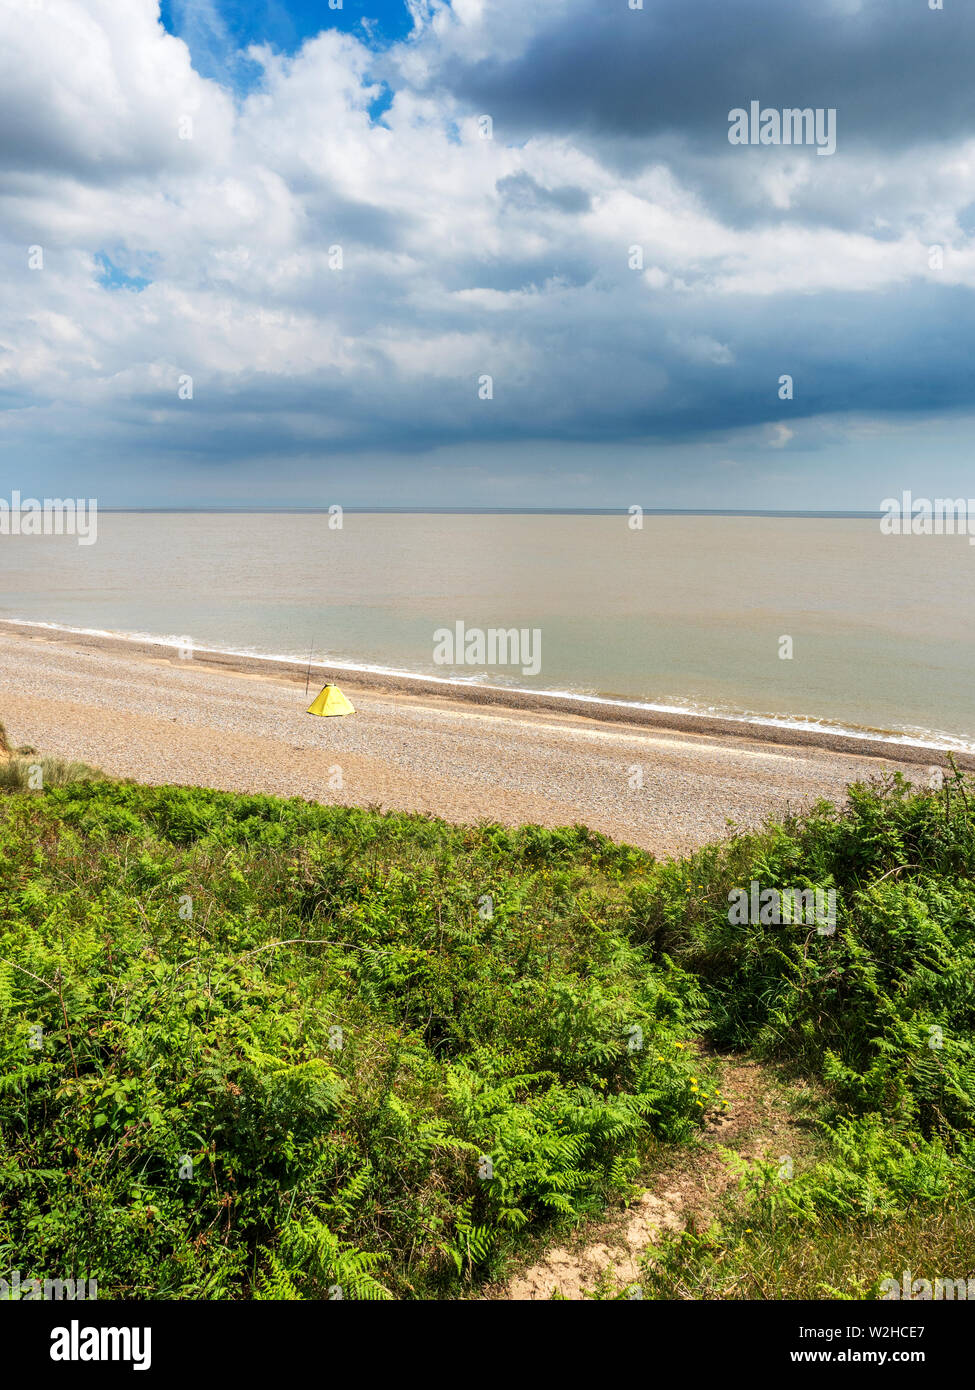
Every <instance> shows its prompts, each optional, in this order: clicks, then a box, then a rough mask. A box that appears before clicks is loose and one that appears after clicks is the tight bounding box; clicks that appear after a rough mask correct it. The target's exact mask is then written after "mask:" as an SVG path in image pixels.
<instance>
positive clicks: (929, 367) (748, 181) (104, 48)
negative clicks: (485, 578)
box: [0, 0, 975, 510]
mask: <svg viewBox="0 0 975 1390" xmlns="http://www.w3.org/2000/svg"><path fill="white" fill-rule="evenodd" d="M973 45H975V12H973V11H972V9H971V8H970V7H966V6H961V5H949V7H948V8H947V9H946V10H943V11H933V10H931V9H930V8H929V7H928V6H926V5H925V4H924V3H923V0H792V3H790V5H789V6H787V7H786V6H782V5H779V4H777V3H773V0H738V3H736V5H734V6H729V5H727V4H726V3H724V0H699V3H698V4H696V5H695V6H688V5H687V4H686V3H685V0H644V8H643V9H642V10H637V11H635V10H631V9H630V8H629V6H628V5H627V4H625V3H623V0H619V3H615V2H613V3H611V0H454V2H453V4H452V5H450V4H447V3H446V0H410V4H409V5H408V4H406V3H401V2H400V0H343V6H342V8H341V9H340V10H331V9H329V7H328V5H327V3H318V4H311V3H308V0H300V3H298V2H297V0H293V2H289V0H260V3H255V4H229V3H222V2H221V0H165V3H164V4H163V5H162V6H161V7H160V6H159V4H158V3H156V0H126V4H125V5H124V6H120V5H119V4H118V3H117V0H62V3H61V4H60V5H59V7H58V9H57V10H56V11H52V12H51V13H50V14H48V15H45V18H44V27H43V28H40V29H39V27H38V19H37V16H36V14H35V13H34V12H33V11H31V9H30V7H29V6H20V7H6V8H5V9H4V10H3V11H0V79H2V80H0V115H2V117H3V119H2V121H0V160H2V162H3V165H4V170H3V172H4V178H3V183H2V192H0V204H2V207H0V256H2V259H3V269H4V276H3V284H4V289H3V291H2V294H0V427H2V429H3V446H4V447H3V449H2V451H0V495H3V494H4V493H9V492H10V491H11V490H12V489H14V488H17V489H19V490H20V491H21V492H22V493H25V494H26V493H31V492H34V493H37V492H46V493H47V494H48V495H86V496H92V495H94V496H98V497H99V498H100V499H101V500H102V502H103V504H104V505H124V504H126V503H131V504H135V505H165V504H167V503H174V504H179V505H184V506H186V505H190V506H191V505H201V506H209V505H218V504H220V503H221V502H225V503H227V504H228V505H261V504H268V505H282V506H288V505H302V504H310V505H322V504H325V505H327V504H328V503H330V502H333V501H339V502H344V503H345V504H346V505H349V506H355V505H368V504H370V503H372V504H382V505H390V506H404V505H411V504H414V503H415V504H420V505H464V504H471V505H505V506H517V505H526V506H533V507H536V506H545V505H555V506H597V507H604V506H620V507H624V508H625V507H626V506H628V505H630V504H631V503H633V502H639V503H641V504H643V505H644V506H647V507H687V506H695V505H698V506H701V507H706V508H725V507H734V506H744V507H751V508H755V507H763V506H767V507H769V508H773V509H781V508H789V507H795V508H797V509H802V508H825V509H830V508H833V509H844V508H850V509H864V510H865V509H874V508H878V507H879V506H880V504H881V502H882V500H883V498H884V497H887V496H890V495H894V494H897V493H899V492H900V491H901V490H902V489H904V488H910V489H911V490H912V491H913V492H914V494H915V495H917V496H924V495H928V496H932V497H933V496H936V495H937V496H962V495H965V496H967V495H968V494H969V493H972V494H975V487H973V486H972V485H971V480H972V465H971V443H970V441H971V438H972V426H973V423H975V420H973V414H975V406H973V402H972V393H971V381H972V379H973V373H975V299H973V289H975V235H973V234H975V136H973V132H972V128H971V115H970V109H969V108H970V98H969V92H970V76H969V72H968V67H969V63H970V57H969V55H970V54H971V52H972V51H973ZM752 101H757V102H758V103H759V107H760V109H770V108H771V109H776V110H781V109H783V108H793V107H794V108H805V107H809V108H811V109H816V108H819V109H822V110H824V111H825V110H827V109H831V110H833V111H835V122H836V132H837V140H836V149H835V153H831V154H829V155H828V156H825V157H824V156H821V155H819V154H818V153H817V150H816V148H815V146H813V145H809V146H803V145H795V146H789V147H786V146H783V145H774V144H765V145H762V144H758V145H748V146H745V147H741V146H735V145H732V144H731V143H730V142H729V140H728V131H729V115H730V112H731V111H732V110H733V109H735V108H743V109H748V108H750V103H751V102H752ZM38 253H39V254H38ZM786 377H789V378H791V386H790V388H789V389H788V390H787V391H783V388H782V382H783V379H784V378H786Z"/></svg>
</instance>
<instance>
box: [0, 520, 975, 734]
mask: <svg viewBox="0 0 975 1390" xmlns="http://www.w3.org/2000/svg"><path fill="white" fill-rule="evenodd" d="M627 521H628V519H627V517H626V516H618V517H617V516H612V517H608V516H487V515H476V516H467V515H457V516H430V515H419V514H411V515H379V514H369V515H363V514H355V513H346V515H345V517H344V525H343V527H342V529H341V530H332V529H330V528H329V524H328V517H327V516H324V515H278V514H271V515H257V514H222V515H212V514H196V515H192V514H191V515H181V514H165V515H160V514H135V513H132V514H118V513H115V514H111V513H102V514H101V515H100V516H99V518H98V540H97V543H96V544H95V545H91V546H79V545H77V543H76V541H75V540H74V538H72V537H55V536H52V537H33V536H32V537H16V536H0V616H2V617H5V618H20V619H27V620H30V621H33V622H48V623H54V624H58V625H64V626H70V627H78V628H86V629H95V630H102V631H110V632H121V633H133V634H135V633H138V634H151V635H154V636H160V637H181V636H187V637H190V638H191V639H193V641H194V642H195V643H197V644H198V645H200V646H204V647H217V648H223V649H227V650H233V651H245V652H250V653H257V654H265V655H286V656H291V657H298V658H300V659H301V660H302V661H306V660H307V659H308V657H309V654H310V653H311V654H312V655H313V658H314V659H315V660H316V661H318V662H322V663H325V662H330V661H331V662H337V663H347V664H349V665H353V666H365V667H378V668H382V669H387V670H390V669H391V670H399V671H406V672H413V673H416V674H423V675H436V676H440V677H449V678H454V679H464V680H480V681H484V682H486V683H488V684H493V685H515V686H520V687H524V688H534V689H545V690H558V691H565V692H569V693H578V694H594V695H600V696H604V697H609V698H615V699H622V700H628V701H637V702H642V703H648V704H654V705H663V706H669V707H676V708H682V709H688V710H703V711H708V712H712V713H721V714H738V715H751V716H761V717H778V718H786V719H790V720H793V719H814V720H821V721H827V722H831V723H836V724H840V725H842V726H845V727H848V728H869V729H876V730H885V731H891V732H894V733H899V734H906V735H909V736H912V737H919V738H930V737H932V736H934V737H936V738H938V739H939V740H944V739H957V740H960V741H962V742H964V743H966V744H975V617H973V614H975V547H972V546H970V545H969V544H968V541H967V538H966V537H964V536H960V537H954V536H930V537H928V536H908V537H899V536H884V535H882V534H881V533H880V529H879V524H878V522H877V521H870V520H834V519H822V518H779V517H733V518H728V517H714V516H707V517H702V516H666V517H660V516H647V517H645V518H644V523H643V529H642V530H640V531H634V530H631V529H630V528H629V526H628V524H627ZM458 620H462V621H463V622H464V623H465V624H466V626H467V628H472V627H479V628H482V629H488V628H492V627H494V628H511V627H516V628H528V629H535V628H537V629H539V630H540V632H541V669H540V671H539V672H538V674H537V675H528V676H526V675H524V674H523V673H522V670H521V668H520V667H505V668H500V669H499V668H493V669H488V668H487V667H485V666H481V667H457V668H455V669H451V668H448V667H445V666H442V665H437V664H435V662H434V659H433V654H434V637H433V634H434V632H435V630H436V629H438V628H443V627H450V628H452V627H453V626H454V625H455V624H456V622H457V621H458ZM785 636H788V637H791V639H792V644H793V657H792V659H791V660H783V659H781V658H780V655H779V652H780V647H781V643H780V639H781V638H782V637H785Z"/></svg>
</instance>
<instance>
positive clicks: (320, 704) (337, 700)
mask: <svg viewBox="0 0 975 1390" xmlns="http://www.w3.org/2000/svg"><path fill="white" fill-rule="evenodd" d="M306 713H307V714H355V706H354V705H353V703H352V701H351V700H347V699H346V698H345V696H344V695H343V694H342V692H341V690H339V688H338V686H337V685H326V686H325V688H324V690H322V692H321V694H319V695H316V696H315V698H314V700H312V702H311V704H310V705H309V706H308V709H307V711H306Z"/></svg>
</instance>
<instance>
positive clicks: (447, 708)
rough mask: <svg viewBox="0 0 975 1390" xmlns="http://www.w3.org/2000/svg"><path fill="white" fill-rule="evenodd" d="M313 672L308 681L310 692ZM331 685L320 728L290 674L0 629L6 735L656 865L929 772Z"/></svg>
mask: <svg viewBox="0 0 975 1390" xmlns="http://www.w3.org/2000/svg"><path fill="white" fill-rule="evenodd" d="M324 679H325V677H324V675H323V674H322V673H321V672H319V673H317V674H316V673H313V675H312V679H311V686H310V695H314V694H316V693H317V691H318V689H319V688H320V687H321V685H322V684H324ZM336 679H337V680H338V681H339V683H340V684H341V686H342V689H343V690H344V691H345V693H346V694H347V695H349V696H350V698H351V699H352V700H353V702H354V704H355V706H356V710H357V713H356V714H355V715H352V716H349V717H347V718H333V719H320V718H315V717H313V716H310V715H307V714H306V713H305V708H306V706H307V704H308V700H306V699H305V698H304V690H305V672H304V671H299V670H298V669H297V668H295V669H291V670H289V669H286V668H285V667H283V666H282V667H274V666H270V665H268V664H264V663H260V662H257V661H249V660H248V659H246V658H243V659H239V660H236V661H232V662H231V661H228V660H226V659H216V660H213V659H211V658H209V657H207V658H204V657H203V656H202V655H200V654H197V655H196V656H195V657H194V658H193V659H191V660H180V659H178V657H177V656H176V655H175V654H173V653H171V652H168V651H167V650H166V649H164V648H153V647H151V646H142V645H135V644H126V643H123V642H120V641H117V640H113V639H107V638H95V637H87V636H86V637H80V636H75V635H72V634H65V633H60V632H58V633H53V632H50V631H46V630H40V629H37V628H30V629H28V628H23V627H13V626H7V625H5V624H0V722H3V723H4V724H5V725H6V728H7V732H8V735H9V738H10V742H11V744H12V745H14V746H19V745H23V744H31V745H33V746H34V747H36V748H37V749H38V750H39V751H40V752H42V753H44V754H49V755H52V756H57V757H63V758H68V759H72V760H79V761H83V762H88V763H91V764H94V765H96V766H98V767H100V768H102V769H103V770H104V771H105V772H107V773H109V774H111V775H113V776H119V777H131V778H133V779H135V780H136V781H140V782H149V783H177V784H183V785H195V786H209V787H219V788H223V789H225V790H229V791H241V792H267V793H271V794H273V795H277V796H300V797H305V798H307V799H308V800H314V801H321V802H330V803H341V804H345V805H357V806H377V807H381V808H382V809H384V810H399V811H416V812H423V813H429V814H431V815H436V816H443V817H445V818H446V819H448V820H452V821H458V822H476V821H482V820H489V821H501V822H502V823H504V824H509V825H514V824H522V823H525V822H535V823H538V824H541V825H545V826H558V825H573V824H577V823H582V824H585V825H588V826H589V827H590V828H592V829H594V830H599V831H602V832H603V833H604V834H607V835H610V836H612V837H613V838H614V839H616V840H620V841H625V842H628V843H630V844H635V845H639V846H640V847H642V848H644V849H648V850H651V851H652V852H653V853H655V854H656V855H658V856H660V857H665V856H669V855H675V856H676V855H679V854H683V853H686V852H687V851H688V850H690V849H693V848H695V847H697V846H699V845H701V844H704V843H706V842H707V841H709V840H713V839H715V838H718V837H720V836H722V835H724V834H726V833H727V831H728V824H727V822H728V821H732V822H734V823H735V824H736V825H738V826H739V827H743V828H744V827H752V826H757V825H760V824H761V823H762V821H763V820H764V819H766V818H767V817H769V816H779V815H781V814H783V813H785V812H786V811H787V810H788V809H789V808H792V809H796V808H798V807H800V806H803V805H809V804H811V803H812V802H814V801H816V800H818V799H820V798H823V797H825V798H828V799H829V800H832V801H842V800H843V799H844V796H845V789H846V787H847V785H848V784H849V783H850V782H853V781H857V780H869V779H870V778H871V777H876V776H879V775H880V774H881V773H882V772H883V771H884V770H893V769H895V768H899V769H900V770H901V771H903V772H904V773H905V775H907V776H909V777H910V778H911V779H912V780H914V781H917V782H920V781H926V780H927V776H928V767H929V766H931V765H933V764H937V763H939V762H943V758H942V757H941V756H939V755H938V754H935V753H932V752H930V751H927V750H926V751H924V752H923V753H922V752H920V751H919V750H916V749H906V750H901V749H899V748H897V747H896V746H892V745H889V744H888V745H884V746H883V747H879V746H878V747H877V748H876V751H874V749H873V748H872V747H871V746H870V745H867V749H868V750H869V751H862V752H853V751H845V750H844V749H842V747H835V746H834V747H823V746H818V745H817V744H816V743H815V742H813V743H808V742H802V741H798V742H793V741H792V739H791V736H790V734H789V731H785V730H775V731H773V733H772V734H770V732H769V730H768V729H762V730H760V731H759V732H758V733H756V734H755V736H754V737H753V736H751V735H752V730H751V726H744V727H746V729H747V730H748V733H747V734H746V735H743V734H741V733H740V732H737V731H738V730H740V729H741V728H742V727H743V726H741V725H737V726H735V725H732V726H731V729H732V731H729V729H728V724H727V721H725V722H722V721H713V722H714V725H715V732H713V733H707V732H699V731H698V729H697V728H693V727H692V728H688V720H685V719H681V718H676V719H675V720H673V721H671V722H672V723H674V724H675V725H678V726H682V727H674V728H666V727H662V726H661V724H660V723H659V722H658V721H657V720H654V721H652V722H651V721H650V720H645V721H640V722H636V721H634V720H633V719H632V716H631V715H630V714H629V713H627V715H626V717H624V718H619V719H618V718H615V717H610V716H609V715H608V714H607V713H606V711H605V710H601V711H597V712H596V714H595V715H594V714H592V713H590V712H589V711H588V710H587V713H585V714H579V713H575V712H572V711H573V709H574V707H573V705H572V704H571V702H564V703H565V704H566V705H567V706H568V709H560V708H559V707H558V702H557V701H556V700H552V699H549V700H546V701H537V702H534V705H533V703H532V701H531V700H530V699H528V700H527V701H523V700H521V701H520V700H505V701H504V703H500V702H499V697H497V696H488V700H490V701H491V702H490V703H488V702H487V700H485V699H484V696H483V695H482V696H480V697H479V696H478V693H477V692H471V691H470V690H467V691H464V692H462V694H460V695H457V694H455V693H454V692H451V694H449V695H444V694H439V693H431V692H430V691H429V689H426V688H414V689H412V690H411V688H410V686H409V685H408V684H407V683H405V682H398V683H397V682H396V681H395V680H382V679H379V678H377V679H376V680H369V681H366V680H365V679H364V678H350V677H349V675H348V674H346V673H336ZM584 708H585V707H584ZM693 722H694V723H696V725H698V726H701V725H703V727H704V728H707V722H706V721H702V720H696V721H693ZM836 742H837V743H840V744H842V741H841V740H837V741H836ZM846 742H847V743H848V742H850V740H846ZM853 742H854V745H855V742H856V741H855V740H853ZM959 762H960V763H961V764H962V765H965V764H966V763H970V762H971V759H964V758H962V759H959ZM637 769H639V772H637ZM339 779H341V786H339V785H337V784H338V781H339ZM641 780H642V786H641V785H638V783H639V782H640V781H641Z"/></svg>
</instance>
